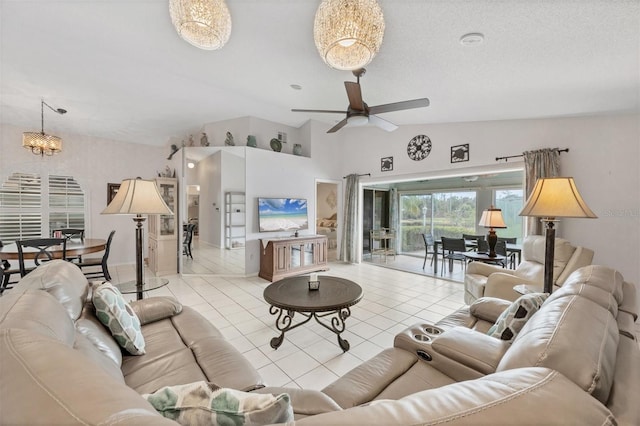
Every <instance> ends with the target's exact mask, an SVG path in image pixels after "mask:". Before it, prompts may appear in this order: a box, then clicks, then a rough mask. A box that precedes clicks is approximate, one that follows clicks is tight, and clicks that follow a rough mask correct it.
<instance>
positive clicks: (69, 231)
mask: <svg viewBox="0 0 640 426" xmlns="http://www.w3.org/2000/svg"><path fill="white" fill-rule="evenodd" d="M114 235H115V230H113V231H111V232H110V233H109V236H108V237H107V238H106V239H103V238H85V230H84V229H80V228H61V229H54V230H52V231H51V234H50V235H49V236H46V237H38V238H27V239H20V240H16V241H14V242H10V243H7V244H3V243H2V241H0V274H1V276H0V295H1V294H2V293H4V291H6V290H8V289H10V288H11V287H12V286H13V284H15V283H17V282H18V281H19V280H20V278H22V277H24V276H25V275H27V274H28V273H29V272H31V271H32V270H34V269H35V268H36V267H37V266H38V265H40V264H41V263H43V262H48V261H51V260H54V259H62V260H66V261H68V262H72V263H74V264H75V265H77V266H78V267H79V268H80V269H81V270H82V272H83V274H84V275H85V276H86V277H87V279H100V278H102V279H104V280H111V275H110V273H109V268H108V258H109V251H110V247H111V243H112V241H113V238H114ZM93 253H102V255H100V256H86V255H91V254H93Z"/></svg>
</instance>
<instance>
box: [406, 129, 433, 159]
mask: <svg viewBox="0 0 640 426" xmlns="http://www.w3.org/2000/svg"><path fill="white" fill-rule="evenodd" d="M430 152H431V139H429V136H427V135H418V136H414V137H413V138H411V140H410V141H409V145H407V155H409V158H411V159H412V160H414V161H420V160H424V159H425V158H427V157H428V156H429V153H430Z"/></svg>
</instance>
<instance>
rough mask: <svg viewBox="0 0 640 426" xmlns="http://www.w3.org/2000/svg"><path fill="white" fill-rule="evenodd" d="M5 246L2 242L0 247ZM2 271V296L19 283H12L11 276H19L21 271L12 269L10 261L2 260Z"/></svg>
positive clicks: (0, 282) (0, 281)
mask: <svg viewBox="0 0 640 426" xmlns="http://www.w3.org/2000/svg"><path fill="white" fill-rule="evenodd" d="M3 245H4V244H2V241H0V247H2V246H3ZM0 270H2V278H0V294H2V293H4V291H5V290H8V289H10V288H11V287H13V284H16V283H17V282H18V280H14V281H11V275H19V274H20V269H18V268H12V267H11V263H10V262H9V261H8V260H6V259H2V262H0Z"/></svg>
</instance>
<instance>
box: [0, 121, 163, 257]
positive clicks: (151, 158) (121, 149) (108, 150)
mask: <svg viewBox="0 0 640 426" xmlns="http://www.w3.org/2000/svg"><path fill="white" fill-rule="evenodd" d="M28 130H32V129H23V128H17V127H15V126H10V125H1V126H0V135H1V137H0V182H5V181H6V179H7V177H8V176H9V175H10V174H11V173H14V172H26V173H39V174H41V175H46V174H58V175H65V176H73V177H74V178H75V179H76V181H77V182H78V183H79V184H80V186H81V187H82V190H83V191H84V192H85V194H86V195H87V197H86V200H87V206H86V208H85V209H86V210H85V211H86V223H85V228H86V236H87V237H88V238H104V239H106V238H107V237H108V236H109V232H111V230H113V229H115V230H116V234H115V236H114V238H113V243H112V246H111V252H110V255H109V263H110V264H121V263H134V262H135V224H134V222H133V220H132V216H128V215H101V214H100V212H101V211H102V210H103V209H104V208H105V207H106V205H107V183H119V182H122V180H123V179H127V178H135V177H138V176H139V177H142V178H143V179H153V178H154V177H156V176H157V173H158V172H161V171H163V170H164V168H165V166H167V165H169V166H170V167H171V168H174V167H175V165H174V163H173V161H175V160H173V161H168V160H167V159H166V158H167V156H168V155H169V152H170V150H169V149H168V148H167V147H161V148H159V147H153V146H148V145H140V144H130V143H123V142H117V141H112V140H107V139H100V138H94V137H91V136H87V135H76V134H65V133H57V134H56V135H57V136H59V137H61V138H62V140H63V151H62V152H61V153H60V154H57V155H54V156H52V157H47V156H45V157H40V156H36V155H34V154H32V153H31V152H30V151H27V150H26V149H24V148H22V132H23V131H28ZM147 229H148V228H147V225H145V227H144V235H145V240H146V238H147ZM144 252H145V256H146V253H147V244H146V243H145V244H144Z"/></svg>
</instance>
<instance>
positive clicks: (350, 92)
mask: <svg viewBox="0 0 640 426" xmlns="http://www.w3.org/2000/svg"><path fill="white" fill-rule="evenodd" d="M344 87H346V89H347V97H348V98H349V108H351V109H352V110H354V111H364V102H363V101H362V91H361V90H360V84H359V83H354V82H353V81H345V82H344Z"/></svg>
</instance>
